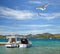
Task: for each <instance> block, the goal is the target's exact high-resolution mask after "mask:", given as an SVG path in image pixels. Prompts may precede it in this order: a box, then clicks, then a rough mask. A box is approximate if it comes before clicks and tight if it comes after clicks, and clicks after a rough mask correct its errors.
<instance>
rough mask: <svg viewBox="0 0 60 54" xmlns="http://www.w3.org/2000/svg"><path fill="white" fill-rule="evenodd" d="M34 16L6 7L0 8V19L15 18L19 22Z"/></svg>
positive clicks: (31, 13)
mask: <svg viewBox="0 0 60 54" xmlns="http://www.w3.org/2000/svg"><path fill="white" fill-rule="evenodd" d="M34 15H35V14H34V13H33V12H31V11H28V10H14V9H10V8H6V7H0V17H5V18H16V19H20V20H25V19H31V18H32V17H33V16H34Z"/></svg>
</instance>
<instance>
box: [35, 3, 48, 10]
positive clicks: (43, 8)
mask: <svg viewBox="0 0 60 54" xmlns="http://www.w3.org/2000/svg"><path fill="white" fill-rule="evenodd" d="M47 6H48V3H47V4H44V5H42V6H40V7H37V8H36V9H40V10H45V9H46V7H47Z"/></svg>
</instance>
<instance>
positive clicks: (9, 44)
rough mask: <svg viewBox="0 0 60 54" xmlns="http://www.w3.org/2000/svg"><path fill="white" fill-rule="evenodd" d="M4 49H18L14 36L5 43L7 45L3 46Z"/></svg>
mask: <svg viewBox="0 0 60 54" xmlns="http://www.w3.org/2000/svg"><path fill="white" fill-rule="evenodd" d="M5 47H7V48H15V47H18V45H17V43H16V38H15V36H11V37H9V41H8V42H7V44H6V45H5Z"/></svg>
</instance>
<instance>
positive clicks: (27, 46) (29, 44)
mask: <svg viewBox="0 0 60 54" xmlns="http://www.w3.org/2000/svg"><path fill="white" fill-rule="evenodd" d="M31 46H32V43H31V42H30V41H29V43H28V44H19V48H29V47H31Z"/></svg>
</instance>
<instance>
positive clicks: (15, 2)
mask: <svg viewBox="0 0 60 54" xmlns="http://www.w3.org/2000/svg"><path fill="white" fill-rule="evenodd" d="M46 3H48V6H47V7H46V10H44V11H42V10H38V9H36V8H37V7H39V6H42V5H44V4H46ZM46 32H48V33H53V34H57V33H60V0H0V34H12V33H14V34H40V33H46Z"/></svg>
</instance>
